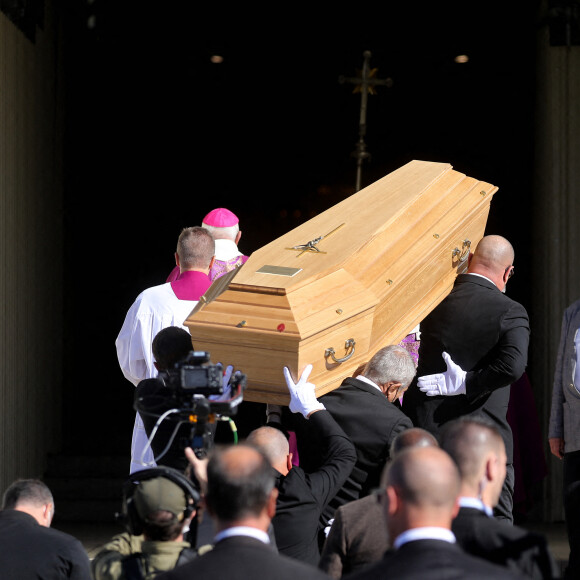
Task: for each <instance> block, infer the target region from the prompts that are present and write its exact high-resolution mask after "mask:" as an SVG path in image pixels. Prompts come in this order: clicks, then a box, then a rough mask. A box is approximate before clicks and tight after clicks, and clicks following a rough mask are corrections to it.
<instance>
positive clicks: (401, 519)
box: [345, 447, 524, 580]
mask: <svg viewBox="0 0 580 580" xmlns="http://www.w3.org/2000/svg"><path fill="white" fill-rule="evenodd" d="M459 486H460V479H459V472H458V470H457V467H456V465H455V464H454V463H453V460H452V459H451V457H449V455H448V454H447V453H446V452H445V451H442V450H441V449H439V448H438V447H413V448H410V449H406V450H404V451H402V452H401V453H400V454H398V455H397V456H396V457H395V458H394V459H393V460H392V461H391V463H390V464H389V465H388V466H387V469H386V470H385V474H384V476H383V482H382V485H381V490H380V493H379V494H377V496H378V497H379V500H380V501H381V503H382V504H383V507H384V510H385V518H386V521H387V528H388V533H389V538H390V539H391V542H392V546H393V549H392V550H389V551H388V552H387V553H386V554H385V556H384V557H383V559H382V560H380V561H379V562H377V563H376V564H372V565H370V566H369V567H368V568H365V569H364V570H362V571H360V572H357V573H354V574H351V575H349V576H346V577H345V578H347V579H348V580H381V579H385V580H387V579H394V578H396V579H397V580H410V579H417V580H418V579H421V580H435V579H437V580H440V579H442V578H462V579H466V580H479V579H481V580H483V579H489V578H494V579H496V580H503V579H507V578H512V579H513V578H524V576H521V575H519V574H514V573H513V572H511V571H510V570H508V569H507V568H503V567H501V566H497V565H496V564H491V563H490V562H487V561H486V560H483V559H481V558H476V557H475V556H472V555H471V554H467V553H466V552H464V551H463V550H462V549H461V548H460V547H459V546H458V545H457V544H456V542H455V536H454V535H453V532H452V531H451V522H452V520H453V518H454V517H455V515H456V514H457V508H458V506H457V496H458V494H459Z"/></svg>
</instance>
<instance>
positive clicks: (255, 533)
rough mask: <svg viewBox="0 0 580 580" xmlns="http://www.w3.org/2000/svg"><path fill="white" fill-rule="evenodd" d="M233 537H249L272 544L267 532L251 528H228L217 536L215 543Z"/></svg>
mask: <svg viewBox="0 0 580 580" xmlns="http://www.w3.org/2000/svg"><path fill="white" fill-rule="evenodd" d="M232 536H248V537H250V538H255V539H256V540H260V542H264V544H269V543H270V538H269V537H268V534H267V533H266V532H264V531H262V530H259V529H258V528H251V527H249V526H234V527H232V528H226V529H225V530H222V531H221V532H218V533H217V534H216V536H215V538H214V542H215V543H216V544H217V543H218V542H219V541H220V540H223V539H224V538H231V537H232Z"/></svg>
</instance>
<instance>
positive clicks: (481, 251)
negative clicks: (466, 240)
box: [473, 236, 514, 269]
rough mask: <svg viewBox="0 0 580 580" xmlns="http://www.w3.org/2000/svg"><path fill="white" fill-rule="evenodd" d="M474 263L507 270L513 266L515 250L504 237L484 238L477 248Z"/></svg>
mask: <svg viewBox="0 0 580 580" xmlns="http://www.w3.org/2000/svg"><path fill="white" fill-rule="evenodd" d="M473 261H475V263H477V264H482V265H485V266H486V267H488V268H500V269H503V268H507V266H511V265H512V264H513V261H514V249H513V246H512V245H511V244H510V243H509V242H508V240H506V239H505V238H504V237H502V236H484V237H483V238H481V241H480V242H479V244H477V248H475V252H474V253H473Z"/></svg>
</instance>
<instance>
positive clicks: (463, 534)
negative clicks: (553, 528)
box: [440, 417, 558, 580]
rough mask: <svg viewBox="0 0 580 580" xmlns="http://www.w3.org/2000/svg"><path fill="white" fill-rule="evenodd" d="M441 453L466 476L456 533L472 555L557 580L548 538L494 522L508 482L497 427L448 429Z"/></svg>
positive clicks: (464, 422) (472, 421) (461, 422)
mask: <svg viewBox="0 0 580 580" xmlns="http://www.w3.org/2000/svg"><path fill="white" fill-rule="evenodd" d="M440 443H441V448H442V449H444V450H445V451H447V452H448V453H449V455H450V456H451V458H452V459H453V460H454V461H455V463H456V464H457V467H458V468H459V473H460V474H461V492H460V497H459V506H460V507H459V513H458V514H457V516H456V517H455V519H454V520H453V523H452V526H451V529H452V531H453V533H454V534H455V537H456V538H457V542H458V544H459V545H460V546H461V547H462V548H463V549H464V550H465V551H467V552H469V553H470V554H473V555H474V556H479V557H481V558H485V559H486V560H489V561H491V562H495V563H496V564H500V565H502V566H507V567H509V568H511V569H513V570H517V571H520V572H522V573H523V574H524V575H525V576H527V577H528V578H536V579H538V580H540V579H544V580H551V579H552V578H555V577H557V576H558V572H557V569H556V563H555V561H554V558H553V556H552V554H551V553H550V551H549V548H548V542H547V541H546V538H545V537H544V536H543V535H542V534H537V533H535V532H530V531H528V530H526V529H524V528H520V527H519V526H512V525H510V524H509V523H508V522H506V521H500V520H498V519H496V518H494V517H493V507H494V506H495V505H496V503H497V501H498V499H499V495H500V493H501V488H502V484H503V480H504V478H505V460H506V454H505V445H504V442H503V439H502V437H501V435H500V433H499V431H498V430H497V429H496V427H495V426H494V425H493V423H490V422H489V421H487V420H484V419H482V418H478V417H461V418H459V419H455V420H454V421H450V422H449V423H446V424H445V426H444V427H443V429H442V431H441V441H440Z"/></svg>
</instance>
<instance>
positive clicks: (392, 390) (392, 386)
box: [385, 381, 403, 401]
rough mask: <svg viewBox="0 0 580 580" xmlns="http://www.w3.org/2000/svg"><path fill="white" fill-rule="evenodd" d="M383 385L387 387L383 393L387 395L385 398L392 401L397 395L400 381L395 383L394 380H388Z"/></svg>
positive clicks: (400, 384) (400, 385)
mask: <svg viewBox="0 0 580 580" xmlns="http://www.w3.org/2000/svg"><path fill="white" fill-rule="evenodd" d="M385 386H386V387H387V392H386V393H385V395H387V399H388V400H389V401H391V399H392V400H393V401H394V400H395V398H396V396H397V391H398V390H399V389H400V388H401V387H402V386H403V385H402V383H396V382H395V381H389V382H388V383H386V385H385Z"/></svg>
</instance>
